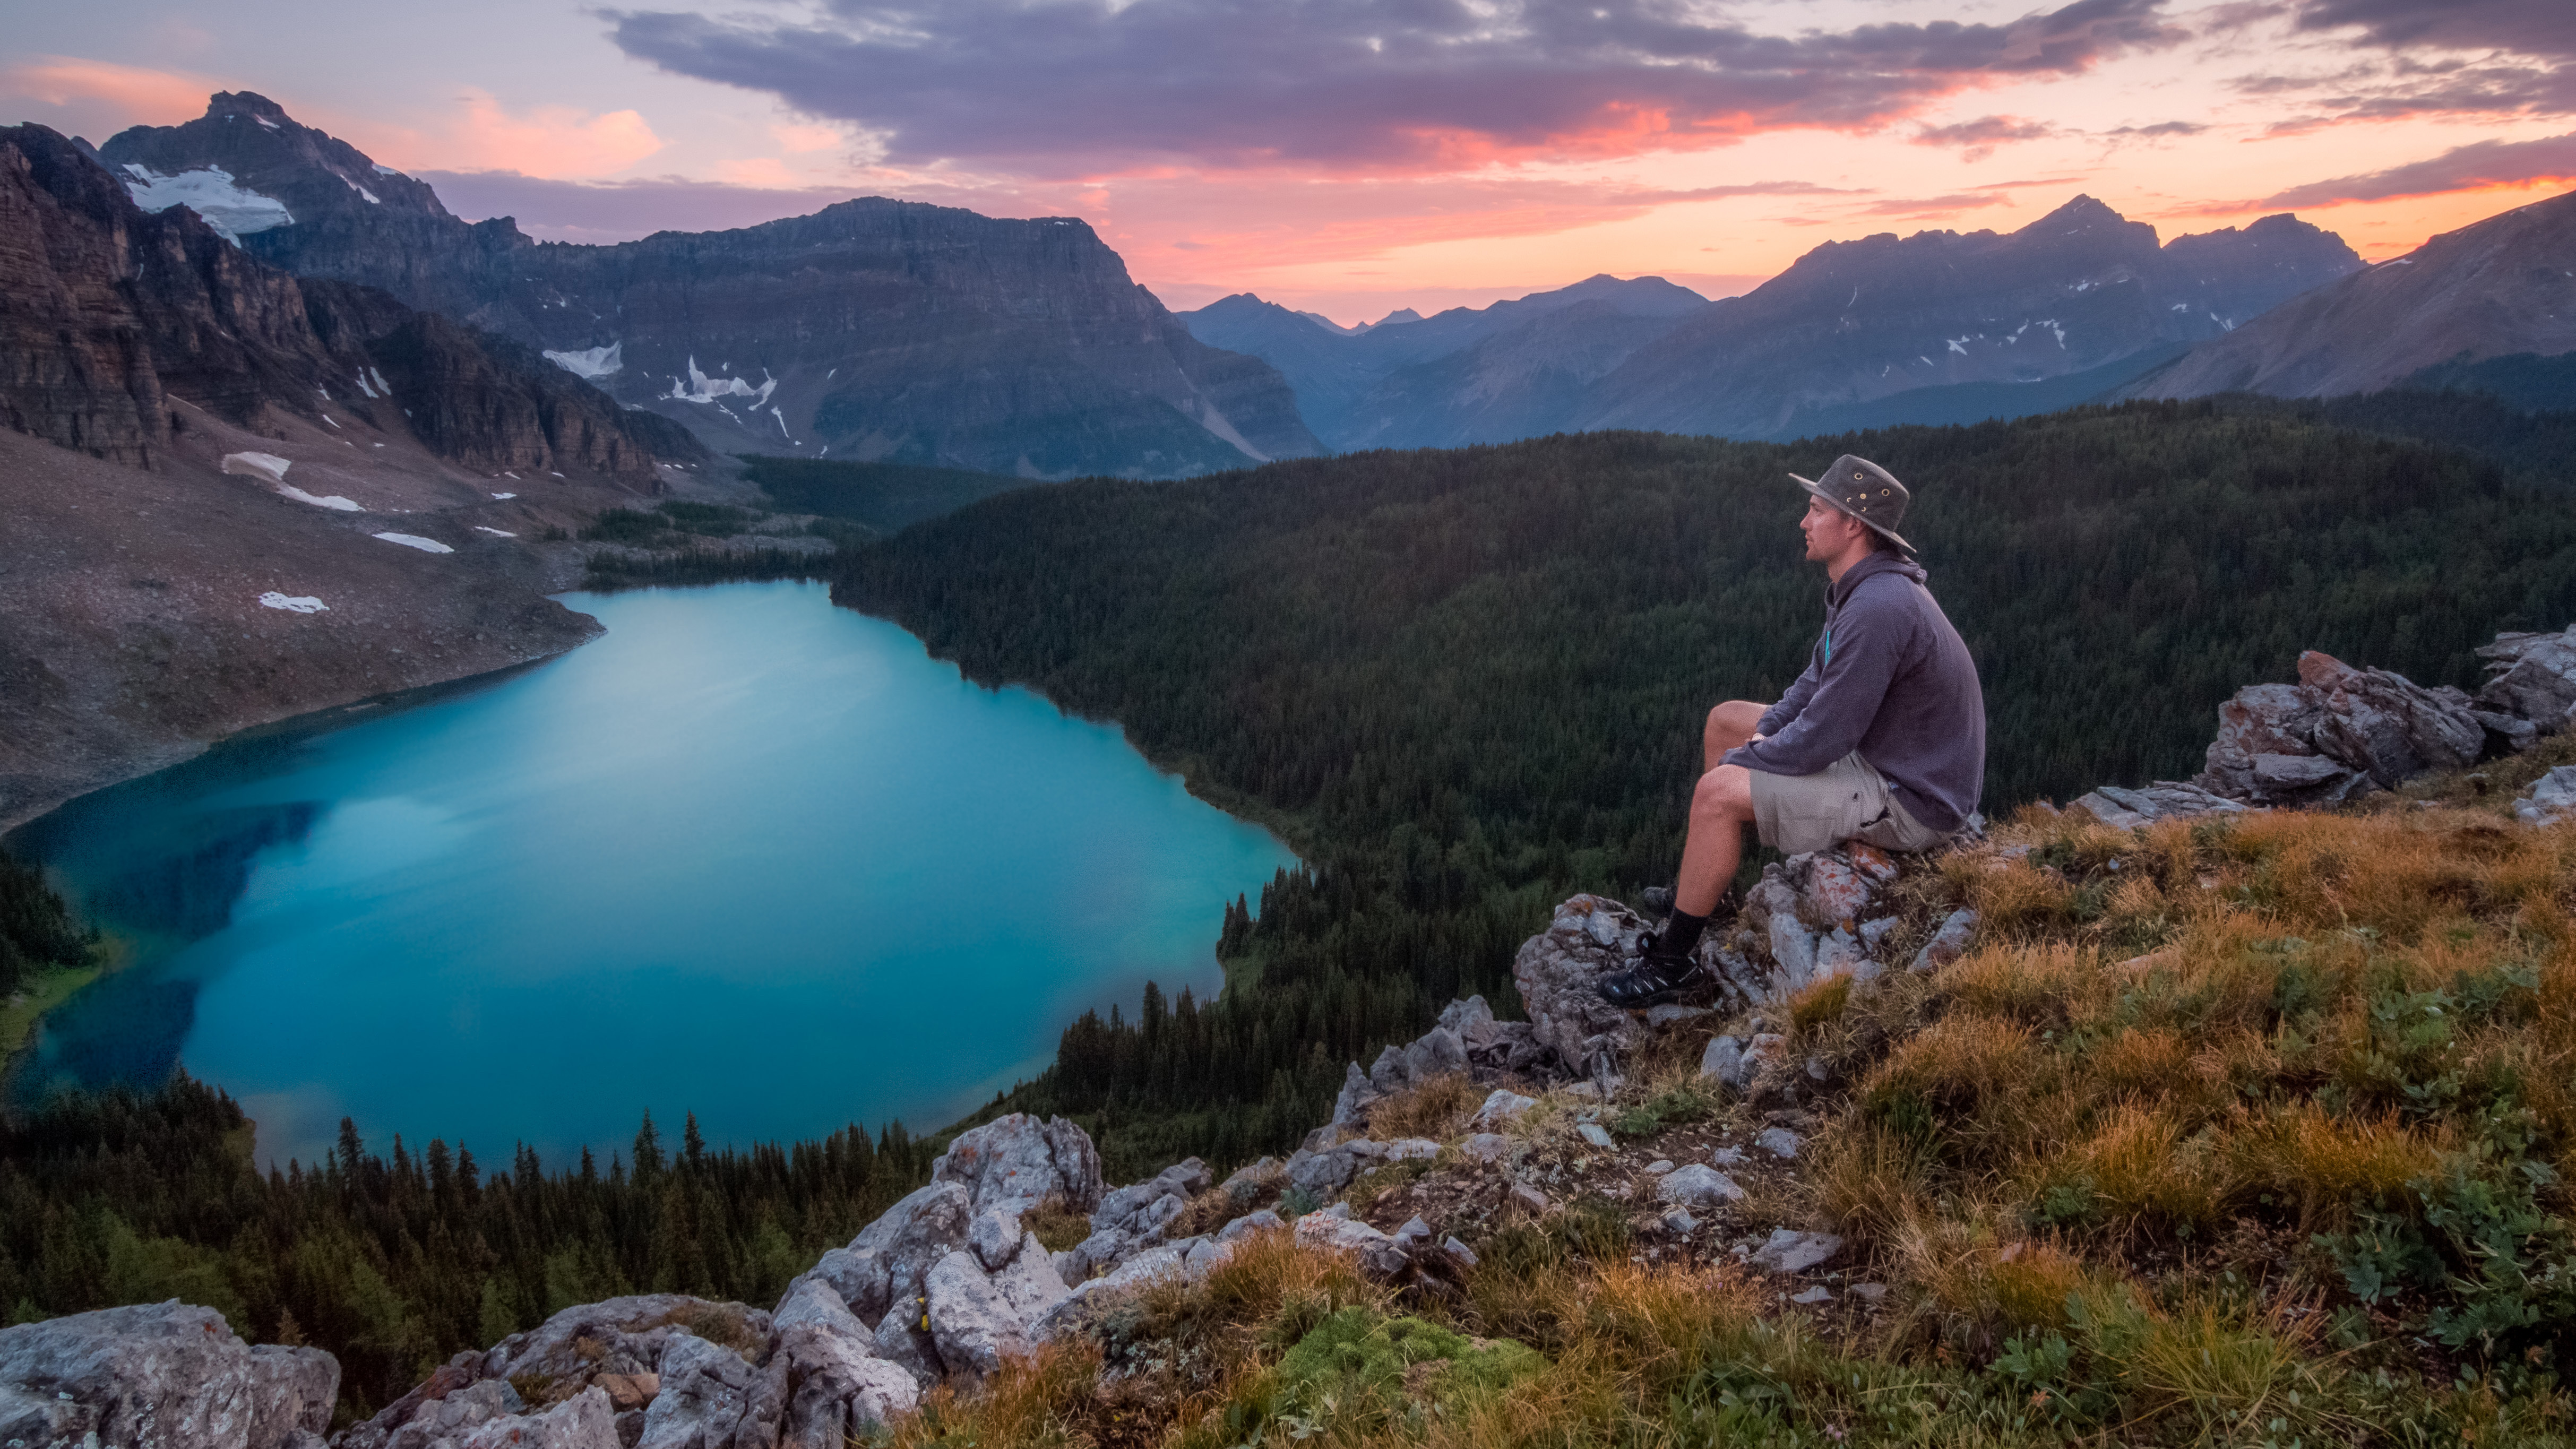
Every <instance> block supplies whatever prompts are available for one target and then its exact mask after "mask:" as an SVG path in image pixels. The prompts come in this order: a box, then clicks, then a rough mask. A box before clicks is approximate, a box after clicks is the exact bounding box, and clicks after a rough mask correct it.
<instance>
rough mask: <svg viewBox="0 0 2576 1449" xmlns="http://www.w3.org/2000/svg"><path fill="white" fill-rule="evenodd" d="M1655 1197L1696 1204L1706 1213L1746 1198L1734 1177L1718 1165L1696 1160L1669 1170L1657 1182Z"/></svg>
mask: <svg viewBox="0 0 2576 1449" xmlns="http://www.w3.org/2000/svg"><path fill="white" fill-rule="evenodd" d="M1655 1196H1657V1197H1659V1198H1661V1199H1663V1200H1664V1201H1665V1202H1668V1203H1671V1204H1673V1205H1675V1206H1676V1207H1693V1208H1698V1209H1700V1210H1701V1211H1703V1212H1706V1211H1708V1210H1709V1209H1711V1208H1717V1207H1723V1206H1725V1205H1726V1204H1728V1203H1731V1202H1742V1201H1744V1189H1743V1188H1742V1187H1740V1186H1738V1185H1737V1184H1736V1181H1735V1179H1734V1178H1731V1177H1729V1176H1727V1175H1726V1174H1725V1173H1723V1172H1720V1171H1718V1170H1717V1169H1716V1168H1714V1167H1710V1166H1707V1165H1705V1164H1703V1163H1697V1162H1694V1163H1692V1164H1691V1165H1690V1166H1688V1167H1682V1168H1676V1169H1674V1170H1673V1171H1671V1172H1669V1173H1666V1174H1665V1175H1664V1177H1663V1179H1662V1180H1661V1181H1659V1182H1657V1183H1656V1184H1655Z"/></svg>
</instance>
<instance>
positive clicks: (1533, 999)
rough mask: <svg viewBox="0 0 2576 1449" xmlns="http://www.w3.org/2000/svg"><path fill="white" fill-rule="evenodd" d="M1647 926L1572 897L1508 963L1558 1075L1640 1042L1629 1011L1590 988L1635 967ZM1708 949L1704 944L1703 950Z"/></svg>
mask: <svg viewBox="0 0 2576 1449" xmlns="http://www.w3.org/2000/svg"><path fill="white" fill-rule="evenodd" d="M1645 929H1646V923H1645V922H1644V921H1643V920H1642V919H1640V918H1639V917H1638V916H1637V914H1636V913H1635V912H1634V911H1631V910H1629V909H1628V908H1627V907H1626V906H1623V905H1621V904H1619V903H1618V902H1617V901H1614V900H1611V899H1609V898H1608V897H1606V896H1592V895H1578V896H1573V897H1569V898H1568V899H1567V900H1566V901H1565V902H1564V903H1563V904H1562V905H1559V906H1558V907H1557V908H1556V914H1555V917H1554V919H1553V920H1551V921H1550V922H1549V923H1548V928H1547V929H1546V930H1545V931H1542V932H1540V933H1539V934H1538V935H1535V936H1532V937H1530V938H1529V940H1527V941H1526V942H1524V943H1522V945H1521V949H1520V951H1519V953H1518V954H1517V955H1515V956H1514V957H1513V958H1512V980H1513V982H1514V983H1515V984H1516V985H1518V986H1519V988H1520V993H1521V1005H1522V1007H1523V1009H1525V1010H1526V1011H1527V1012H1528V1013H1529V1019H1530V1027H1531V1032H1532V1036H1533V1039H1534V1042H1535V1044H1536V1046H1537V1047H1538V1049H1539V1051H1540V1052H1541V1053H1542V1054H1543V1055H1545V1056H1549V1057H1553V1058H1554V1059H1555V1061H1556V1062H1557V1063H1558V1064H1559V1065H1560V1066H1561V1067H1562V1069H1563V1070H1566V1071H1568V1072H1574V1073H1588V1072H1589V1071H1590V1070H1591V1066H1592V1063H1593V1061H1594V1060H1595V1059H1596V1058H1598V1057H1602V1056H1604V1055H1607V1056H1608V1057H1609V1058H1610V1059H1612V1060H1614V1061H1616V1060H1622V1059H1625V1058H1626V1056H1627V1055H1628V1053H1629V1052H1630V1051H1632V1050H1633V1049H1634V1048H1635V1047H1636V1045H1637V1044H1638V1043H1639V1042H1640V1041H1642V1040H1644V1039H1645V1033H1646V1027H1645V1023H1644V1022H1643V1021H1642V1020H1640V1019H1639V1018H1638V1017H1637V1016H1636V1015H1635V1014H1634V1013H1631V1012H1626V1011H1621V1010H1619V1009H1618V1008H1617V1007H1614V1006H1612V1005H1610V1004H1609V1003H1608V1002H1606V1001H1603V1000H1602V999H1601V998H1600V996H1599V995H1598V994H1597V993H1596V991H1595V990H1594V984H1595V983H1596V982H1597V981H1598V980H1599V979H1600V978H1601V977H1602V976H1604V975H1607V974H1610V973H1612V972H1617V971H1624V970H1627V969H1628V968H1629V967H1630V966H1631V965H1633V964H1635V958H1636V955H1637V937H1638V936H1639V935H1640V934H1642V933H1643V932H1644V931H1645ZM1709 949H1710V946H1709V943H1706V942H1703V943H1702V952H1703V954H1705V953H1706V952H1707V951H1708V950H1709Z"/></svg>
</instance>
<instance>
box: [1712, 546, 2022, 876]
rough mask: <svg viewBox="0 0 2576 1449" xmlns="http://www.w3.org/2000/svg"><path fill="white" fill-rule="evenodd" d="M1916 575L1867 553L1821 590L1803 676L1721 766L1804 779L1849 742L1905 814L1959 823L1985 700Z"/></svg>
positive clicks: (1969, 791)
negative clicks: (1816, 631) (1821, 621)
mask: <svg viewBox="0 0 2576 1449" xmlns="http://www.w3.org/2000/svg"><path fill="white" fill-rule="evenodd" d="M1923 580H1924V573H1923V566H1922V565H1921V564H1918V563H1916V562H1914V561H1913V560H1912V559H1907V558H1900V557H1898V556H1897V555H1895V554H1890V553H1873V554H1871V555H1870V556H1869V557H1867V558H1865V559H1862V560H1861V561H1860V562H1859V563H1856V564H1854V565H1852V566H1851V568H1850V569H1848V570H1846V571H1845V572H1844V574H1843V576H1842V577H1841V578H1840V579H1837V580H1835V581H1834V583H1833V584H1832V585H1830V586H1829V587H1827V588H1826V590H1825V632H1824V636H1823V637H1822V638H1820V639H1818V640H1817V641H1816V648H1815V652H1814V653H1812V654H1811V655H1809V656H1808V660H1807V672H1806V673H1804V674H1801V675H1799V676H1798V679H1797V682H1796V683H1794V684H1792V685H1790V686H1789V692H1788V693H1787V694H1784V695H1782V696H1781V697H1780V702H1779V703H1778V704H1775V705H1773V706H1771V708H1770V710H1769V712H1767V713H1765V714H1764V715H1763V716H1762V723H1761V724H1759V725H1757V726H1755V727H1754V733H1756V734H1759V735H1761V736H1763V738H1762V739H1761V740H1759V741H1757V742H1756V743H1753V744H1749V745H1745V746H1742V747H1740V748H1737V749H1732V750H1729V751H1727V752H1726V755H1725V757H1724V759H1723V760H1722V761H1721V763H1724V764H1729V765H1742V766H1743V767H1745V768H1746V769H1748V770H1761V771H1763V772H1765V773H1767V774H1773V775H1812V774H1815V773H1816V772H1817V771H1819V770H1822V769H1823V768H1825V767H1826V766H1827V765H1830V764H1832V763H1833V762H1834V761H1836V760H1839V759H1841V758H1842V757H1843V756H1845V755H1847V754H1849V753H1851V752H1852V751H1853V750H1858V751H1860V757H1861V758H1862V759H1864V760H1867V761H1869V762H1870V763H1871V764H1872V765H1874V766H1876V767H1877V768H1878V772H1879V773H1880V774H1882V775H1884V776H1886V777H1887V783H1888V786H1889V788H1890V790H1891V791H1892V792H1893V793H1894V794H1895V796H1896V799H1897V803H1899V804H1901V805H1903V806H1904V807H1905V812H1906V813H1907V814H1909V815H1911V816H1913V817H1914V818H1915V819H1916V820H1918V821H1920V822H1922V823H1923V824H1924V825H1925V826H1927V827H1929V828H1930V829H1933V830H1938V831H1944V832H1947V831H1952V830H1956V829H1958V828H1959V826H1960V825H1961V823H1963V822H1964V821H1966V819H1967V818H1968V815H1969V812H1971V811H1973V810H1975V809H1976V808H1977V797H1978V795H1979V794H1980V793H1981V792H1982V791H1983V790H1984V789H1985V783H1986V697H1985V692H1984V691H1983V690H1982V689H1980V688H1979V687H1978V684H1977V663H1976V661H1975V660H1973V659H1971V658H1969V657H1968V646H1967V645H1966V644H1964V643H1961V642H1960V640H1959V631H1958V630H1956V629H1953V628H1951V627H1950V621H1949V619H1948V618H1947V617H1946V616H1944V615H1943V614H1942V612H1941V606H1940V605H1939V604H1936V603H1934V602H1932V594H1931V592H1930V591H1929V590H1927V589H1925V588H1924V587H1923Z"/></svg>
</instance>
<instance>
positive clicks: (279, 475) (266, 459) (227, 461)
mask: <svg viewBox="0 0 2576 1449" xmlns="http://www.w3.org/2000/svg"><path fill="white" fill-rule="evenodd" d="M294 466H295V465H294V464H292V463H290V462H288V461H286V460H285V459H284V458H281V457H279V456H277V455H276V454H275V453H226V454H224V461H223V470H224V471H225V472H227V473H258V474H261V475H262V476H264V477H266V478H267V479H268V480H269V481H270V482H272V483H283V482H285V481H286V470H287V469H289V468H292V467H294Z"/></svg>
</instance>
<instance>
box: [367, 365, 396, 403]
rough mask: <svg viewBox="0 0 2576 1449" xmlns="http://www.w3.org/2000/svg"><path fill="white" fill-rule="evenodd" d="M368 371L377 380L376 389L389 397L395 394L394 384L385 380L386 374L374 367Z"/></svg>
mask: <svg viewBox="0 0 2576 1449" xmlns="http://www.w3.org/2000/svg"><path fill="white" fill-rule="evenodd" d="M367 372H368V373H369V374H370V375H371V376H373V377H374V378H375V380H376V391H378V392H380V393H383V394H384V395H385V396H387V397H392V396H393V395H394V385H393V384H392V383H389V382H387V381H385V375H384V374H383V373H381V372H378V371H376V369H374V368H372V367H370V368H368V369H367Z"/></svg>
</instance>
